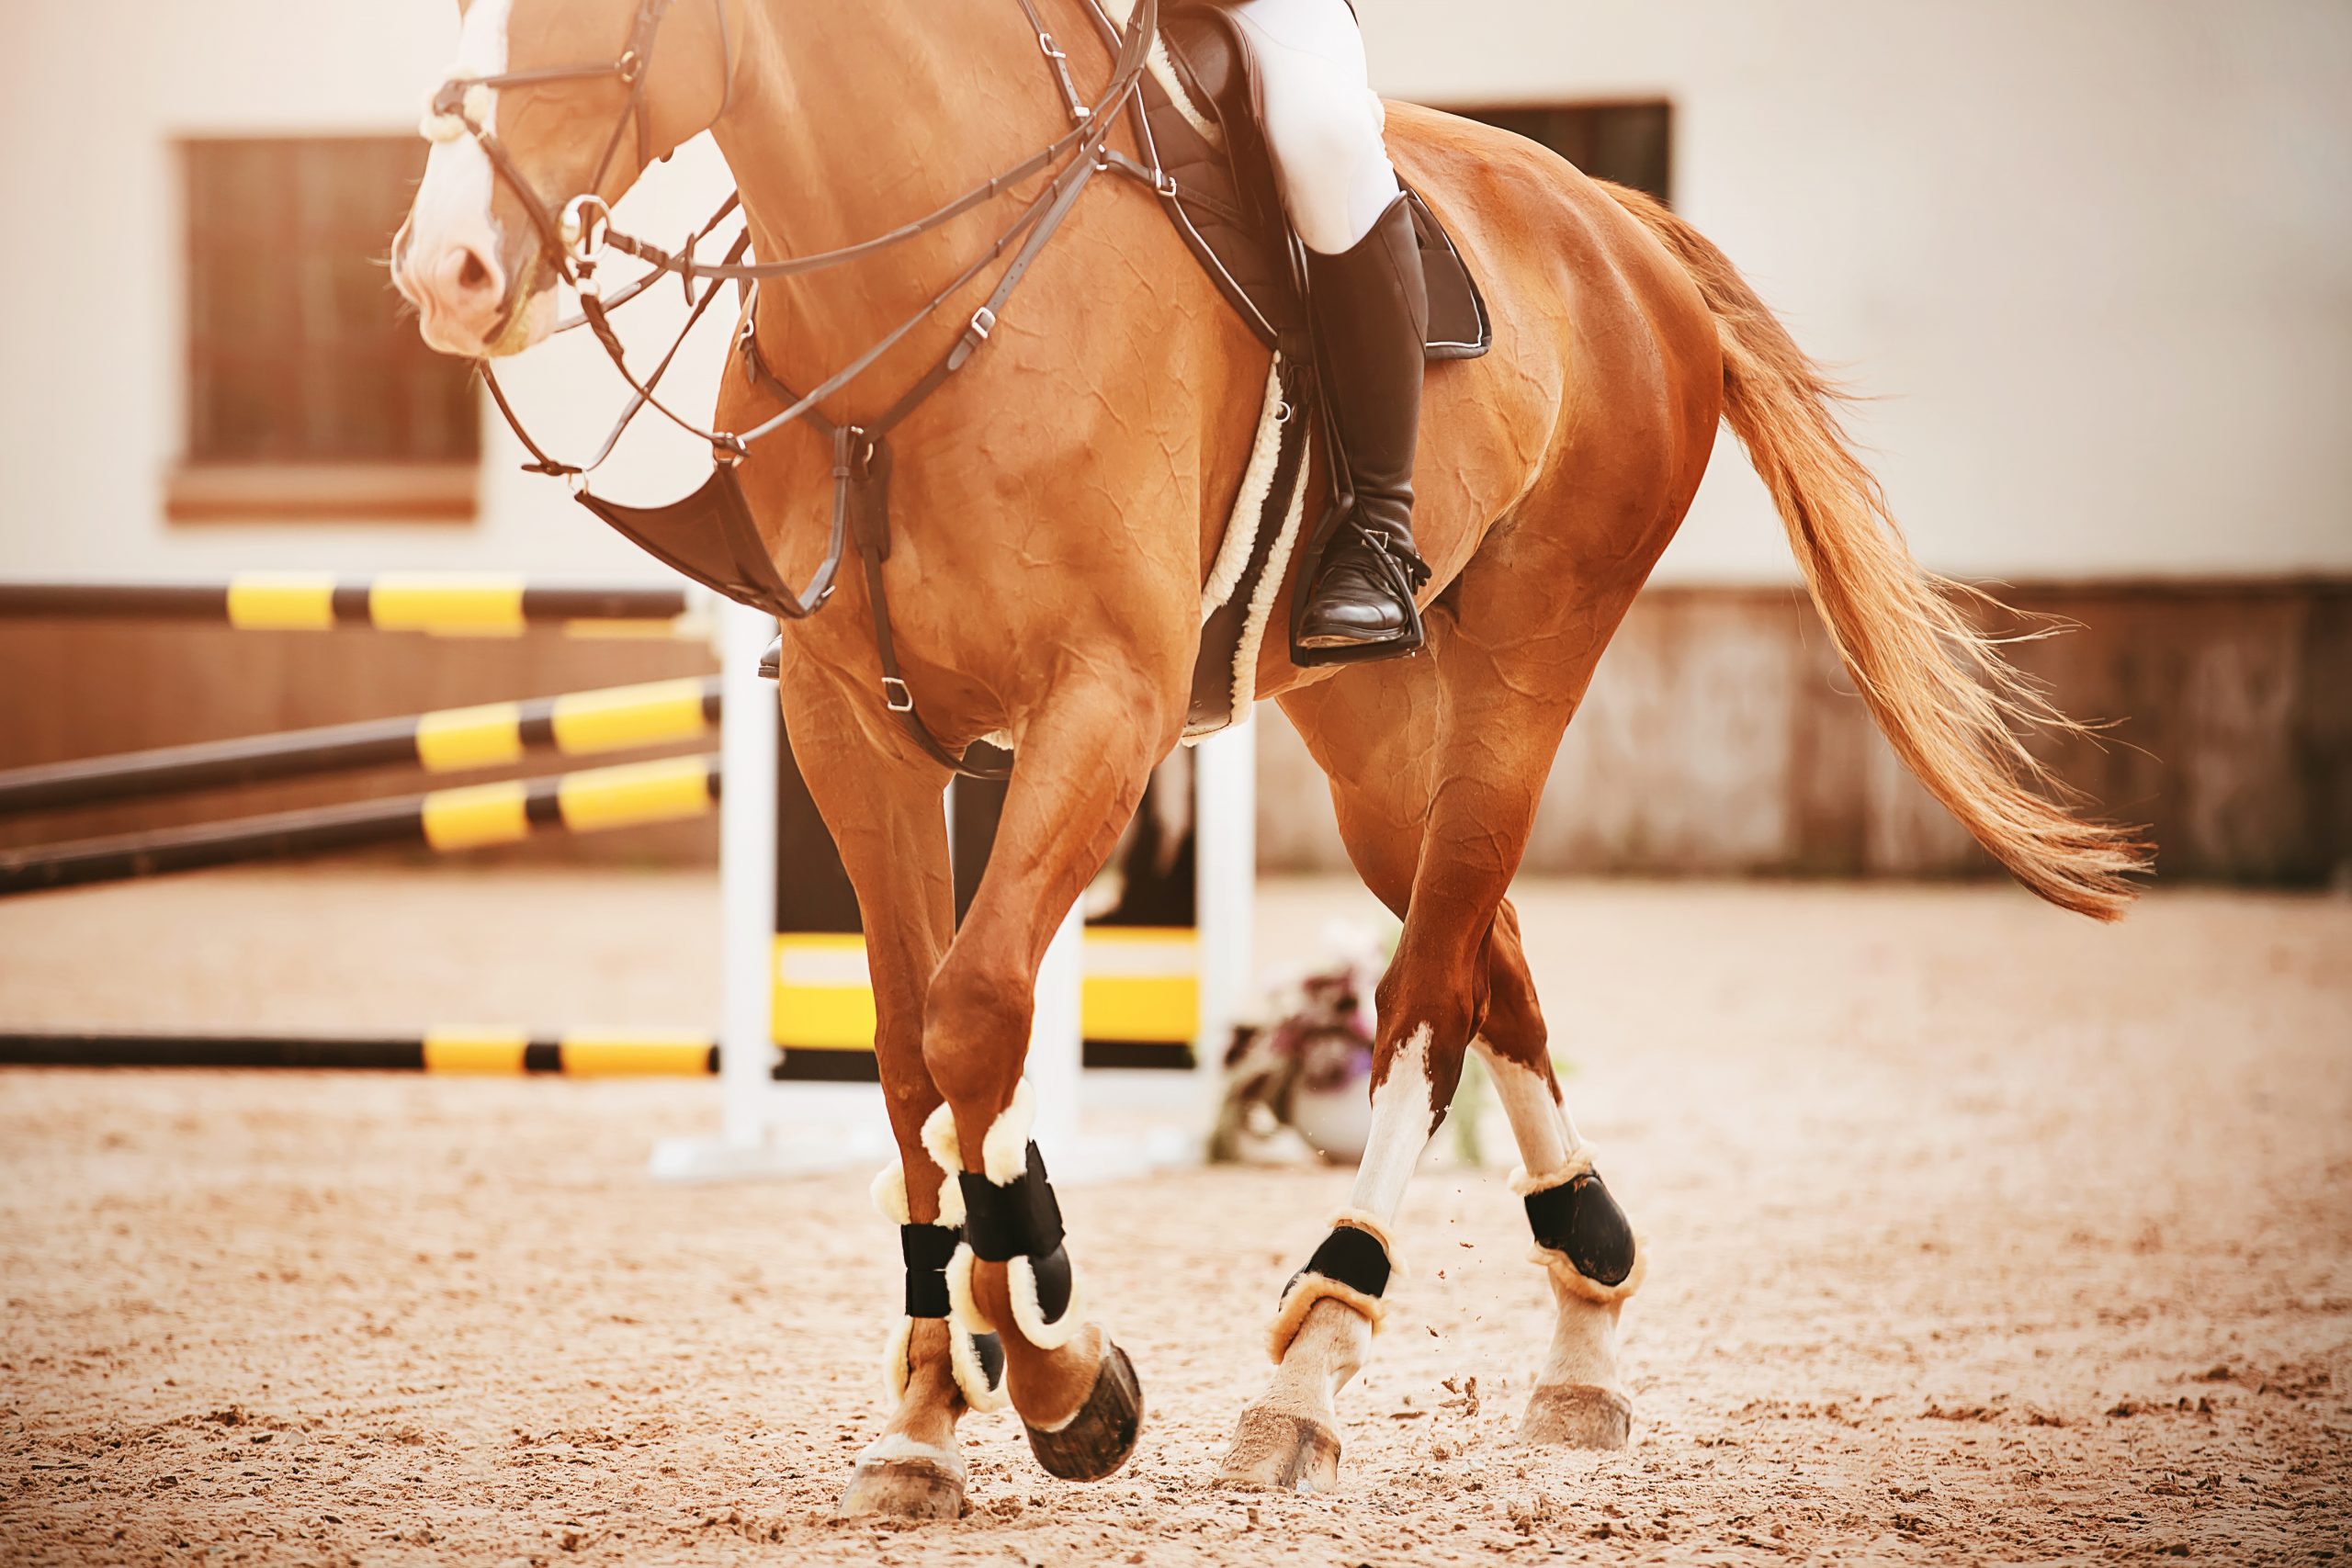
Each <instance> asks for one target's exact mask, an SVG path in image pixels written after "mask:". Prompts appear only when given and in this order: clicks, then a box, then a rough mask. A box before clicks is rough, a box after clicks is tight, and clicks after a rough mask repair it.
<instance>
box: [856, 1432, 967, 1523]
mask: <svg viewBox="0 0 2352 1568" xmlns="http://www.w3.org/2000/svg"><path fill="white" fill-rule="evenodd" d="M921 1449H922V1445H921V1444H917V1443H912V1442H908V1441H906V1440H905V1439H903V1438H900V1439H895V1440H894V1439H891V1438H884V1439H883V1441H882V1442H879V1443H876V1444H875V1445H874V1447H872V1448H869V1449H867V1450H865V1452H864V1453H862V1454H860V1455H858V1456H857V1470H856V1471H855V1472H854V1473H853V1474H852V1475H851V1476H850V1478H849V1489H848V1490H847V1491H845V1492H843V1493H842V1513H844V1514H866V1515H883V1516H887V1517H891V1518H898V1519H960V1518H962V1517H964V1511H965V1506H964V1467H963V1464H962V1463H961V1462H960V1461H956V1460H955V1459H954V1458H953V1456H948V1457H947V1458H946V1459H945V1460H944V1461H943V1460H941V1459H938V1458H932V1457H928V1456H926V1455H925V1454H923V1453H922V1452H921V1451H920V1450H921Z"/></svg>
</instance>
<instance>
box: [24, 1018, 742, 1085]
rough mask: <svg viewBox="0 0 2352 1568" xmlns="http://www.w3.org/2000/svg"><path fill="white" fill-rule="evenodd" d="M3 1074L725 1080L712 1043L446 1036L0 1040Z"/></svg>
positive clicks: (469, 1032) (64, 1034)
mask: <svg viewBox="0 0 2352 1568" xmlns="http://www.w3.org/2000/svg"><path fill="white" fill-rule="evenodd" d="M0 1066H16V1067H292V1068H340V1069H345V1070H353V1071H363V1072H395V1073H399V1072H407V1073H433V1074H437V1075H444V1076H447V1075H457V1076H470V1077H518V1076H537V1075H540V1074H550V1073H554V1074H561V1075H562V1076H564V1077H599V1078H610V1077H707V1076H709V1075H711V1074H713V1073H716V1072H718V1043H716V1042H715V1041H713V1040H712V1039H711V1038H710V1037H709V1036H708V1035H707V1034H642V1033H639V1034H599V1033H585V1032H582V1033H571V1034H558V1035H550V1036H535V1035H529V1034H518V1033H505V1032H498V1031H494V1030H479V1029H445V1030H434V1031H429V1032H426V1033H424V1034H421V1035H390V1036H383V1035H278V1034H161V1033H112V1032H95V1031H18V1032H5V1033H0Z"/></svg>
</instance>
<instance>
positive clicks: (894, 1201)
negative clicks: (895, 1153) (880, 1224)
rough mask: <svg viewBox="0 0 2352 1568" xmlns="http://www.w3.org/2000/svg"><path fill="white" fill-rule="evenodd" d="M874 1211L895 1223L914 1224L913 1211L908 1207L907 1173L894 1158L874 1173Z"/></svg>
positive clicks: (872, 1190)
mask: <svg viewBox="0 0 2352 1568" xmlns="http://www.w3.org/2000/svg"><path fill="white" fill-rule="evenodd" d="M871 1192H872V1196H873V1199H874V1211H875V1213H878V1214H880V1215H881V1216H882V1217H883V1218H884V1219H886V1220H888V1221H889V1222H890V1223H891V1224H894V1225H910V1224H914V1223H915V1222H914V1215H913V1212H912V1211H911V1210H910V1209H909V1208H908V1207H907V1173H906V1171H905V1170H904V1169H903V1168H901V1167H900V1166H899V1162H898V1161H896V1160H892V1161H891V1162H890V1163H889V1164H888V1165H886V1166H884V1167H883V1168H881V1169H880V1170H878V1171H876V1172H875V1173H874V1186H873V1188H872V1189H871Z"/></svg>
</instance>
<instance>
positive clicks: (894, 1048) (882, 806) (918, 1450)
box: [784, 670, 1004, 1519]
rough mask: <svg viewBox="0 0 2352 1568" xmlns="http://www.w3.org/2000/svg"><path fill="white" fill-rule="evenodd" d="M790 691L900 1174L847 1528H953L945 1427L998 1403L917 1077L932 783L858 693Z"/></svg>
mask: <svg viewBox="0 0 2352 1568" xmlns="http://www.w3.org/2000/svg"><path fill="white" fill-rule="evenodd" d="M790 674H791V678H788V679H787V680H786V682H784V684H785V688H786V693H787V697H786V709H787V716H788V718H789V720H790V723H791V729H792V735H793V739H794V740H795V742H796V750H797V752H798V754H799V756H800V758H801V760H802V761H803V768H802V772H803V773H804V775H805V777H806V779H807V782H808V784H809V795H810V797H811V798H812V799H813V800H814V801H815V802H816V804H817V809H818V812H819V814H820V816H822V817H823V818H824V819H825V825H826V827H827V829H829V830H830V831H831V833H832V835H833V839H834V841H835V843H836V844H837V845H838V846H839V848H840V852H841V858H842V866H843V868H844V869H845V870H846V871H847V872H848V873H849V878H850V882H851V885H852V886H854V888H855V889H856V892H857V902H858V913H859V920H860V924H861V925H862V927H863V928H864V931H865V961H866V968H867V972H868V975H869V977H870V980H871V983H872V987H873V991H874V1013H875V1034H874V1055H875V1062H876V1067H877V1068H878V1070H879V1073H880V1077H881V1080H882V1095H883V1101H884V1104H885V1106H886V1107H887V1109H888V1113H889V1118H890V1129H891V1132H892V1134H893V1135H894V1136H895V1137H896V1139H897V1142H898V1145H899V1159H898V1161H897V1162H896V1163H894V1164H892V1165H890V1166H888V1167H886V1168H884V1169H883V1171H882V1173H881V1175H880V1176H879V1177H878V1178H877V1179H876V1181H875V1183H874V1201H875V1207H876V1209H878V1210H879V1211H880V1212H881V1213H882V1216H883V1218H885V1219H886V1220H888V1222H889V1223H890V1224H893V1225H895V1226H897V1227H898V1231H899V1254H900V1257H901V1259H902V1260H903V1262H904V1265H905V1269H906V1277H905V1286H904V1293H903V1307H904V1314H903V1315H902V1316H900V1317H899V1320H898V1322H897V1323H896V1325H894V1326H893V1327H892V1328H891V1329H890V1330H889V1332H888V1335H887V1336H886V1337H885V1345H884V1349H883V1365H882V1374H883V1384H884V1387H885V1389H886V1390H887V1391H888V1397H889V1401H890V1405H891V1412H890V1417H889V1420H888V1422H887V1423H886V1424H885V1426H884V1427H883V1429H882V1433H881V1435H880V1436H879V1437H878V1438H876V1439H875V1441H874V1442H872V1443H870V1444H868V1445H867V1446H866V1447H865V1450H863V1451H862V1452H860V1453H859V1455H858V1457H857V1468H856V1470H855V1472H854V1473H853V1474H852V1475H851V1477H850V1482H849V1485H848V1488H847V1490H846V1491H845V1492H844V1493H843V1495H842V1512H843V1513H845V1514H880V1515H889V1516H894V1517H900V1518H914V1519H953V1518H957V1517H961V1516H962V1514H963V1513H964V1511H965V1497H964V1493H965V1476H964V1461H963V1459H962V1457H961V1455H960V1454H959V1453H958V1451H957V1446H956V1422H957V1421H958V1420H959V1419H960V1418H961V1417H962V1416H963V1415H964V1413H965V1412H966V1411H967V1410H971V1409H980V1410H987V1409H994V1408H996V1407H998V1406H1000V1405H1001V1404H1003V1403H1004V1396H1003V1387H1002V1382H1003V1358H1002V1356H1001V1353H1000V1352H999V1351H998V1349H997V1347H996V1344H995V1341H994V1340H993V1339H992V1338H989V1337H984V1336H978V1335H975V1334H972V1333H971V1332H969V1331H968V1330H967V1329H965V1328H964V1327H962V1326H960V1325H957V1324H956V1323H955V1322H953V1321H952V1314H951V1311H950V1303H949V1298H948V1291H947V1277H946V1270H947V1266H948V1264H949V1263H950V1261H952V1259H953V1258H954V1256H955V1252H956V1247H957V1245H958V1244H959V1243H960V1242H961V1241H962V1240H963V1225H964V1212H963V1194H962V1192H961V1191H960V1190H958V1188H957V1187H956V1181H955V1178H954V1177H953V1175H951V1174H950V1173H949V1172H947V1171H945V1170H943V1169H942V1168H940V1166H939V1165H938V1163H937V1162H935V1161H934V1160H933V1158H932V1156H931V1155H930V1153H929V1152H928V1151H927V1150H926V1149H925V1148H924V1146H923V1140H922V1128H923V1123H924V1122H925V1121H926V1120H927V1119H928V1118H929V1117H930V1116H931V1114H932V1112H933V1111H935V1110H936V1109H938V1106H939V1103H940V1096H939V1089H938V1087H937V1086H936V1085H935V1084H933V1081H932V1077H931V1072H930V1069H929V1068H927V1067H926V1066H924V1065H923V1052H922V1030H923V999H924V995H925V992H926V990H927V988H928V987H929V986H930V983H931V976H932V973H933V970H935V969H936V968H937V967H938V965H939V960H940V956H941V955H942V954H943V953H944V952H945V951H946V948H947V939H948V936H949V933H950V931H951V930H952V929H953V926H954V921H955V888H954V882H953V877H952V874H951V872H950V867H949V860H948V846H947V829H946V820H945V817H944V813H943V811H942V809H941V800H940V794H941V790H942V788H943V786H944V783H945V774H944V771H943V770H940V769H938V768H934V767H933V766H931V765H930V764H928V763H910V764H902V765H891V764H888V763H887V762H879V761H878V760H877V759H876V756H875V754H874V752H873V750H872V749H871V747H870V746H869V745H868V744H867V743H866V742H865V739H863V738H862V737H860V736H859V735H858V734H857V733H856V731H855V729H854V726H853V725H852V724H851V723H849V722H848V721H847V718H846V714H845V711H844V706H843V705H844V704H845V703H854V702H856V701H858V700H860V697H861V694H856V693H849V694H843V693H840V692H835V691H831V690H829V689H828V688H827V686H826V685H825V683H824V682H822V681H821V680H820V679H819V678H818V677H817V675H816V674H815V672H814V671H807V672H804V671H798V670H796V671H792V672H790Z"/></svg>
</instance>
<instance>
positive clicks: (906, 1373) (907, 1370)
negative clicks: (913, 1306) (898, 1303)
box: [882, 1317, 915, 1406]
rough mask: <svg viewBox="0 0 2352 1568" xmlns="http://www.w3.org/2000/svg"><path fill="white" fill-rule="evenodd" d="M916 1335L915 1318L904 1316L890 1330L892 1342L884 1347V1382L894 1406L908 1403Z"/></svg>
mask: <svg viewBox="0 0 2352 1568" xmlns="http://www.w3.org/2000/svg"><path fill="white" fill-rule="evenodd" d="M914 1336H915V1320H914V1319H913V1318H911V1317H902V1318H900V1319H899V1325H898V1326H897V1327H896V1328H893V1329H892V1330H890V1342H889V1343H888V1345H886V1346H884V1347H883V1348H882V1382H883V1386H884V1387H886V1388H888V1390H889V1391H890V1403H891V1404H892V1405H894V1406H896V1405H899V1404H905V1403H906V1400H907V1380H908V1379H909V1378H910V1377H912V1376H913V1375H914V1363H913V1354H914V1352H913V1345H914Z"/></svg>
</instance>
